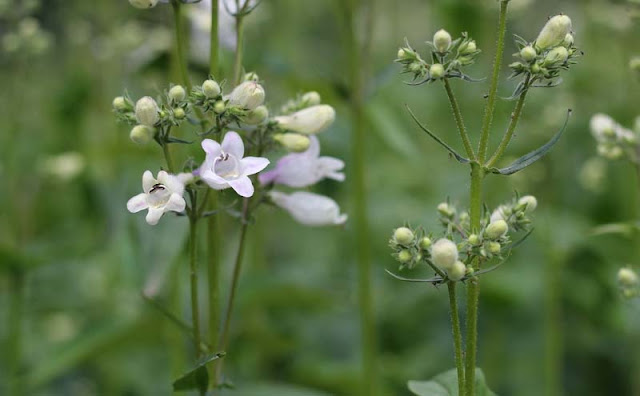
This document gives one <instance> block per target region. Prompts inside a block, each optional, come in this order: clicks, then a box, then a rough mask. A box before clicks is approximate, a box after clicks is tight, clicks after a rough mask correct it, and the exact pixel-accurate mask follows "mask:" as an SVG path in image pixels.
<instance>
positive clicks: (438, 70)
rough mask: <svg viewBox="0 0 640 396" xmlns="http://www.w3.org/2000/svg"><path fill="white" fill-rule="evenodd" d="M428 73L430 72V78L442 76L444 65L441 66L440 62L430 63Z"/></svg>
mask: <svg viewBox="0 0 640 396" xmlns="http://www.w3.org/2000/svg"><path fill="white" fill-rule="evenodd" d="M429 73H430V74H431V78H434V79H436V80H437V79H439V78H442V77H444V66H442V65H441V64H440V63H435V64H433V65H431V69H430V70H429Z"/></svg>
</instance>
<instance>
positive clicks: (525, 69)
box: [509, 15, 581, 84]
mask: <svg viewBox="0 0 640 396" xmlns="http://www.w3.org/2000/svg"><path fill="white" fill-rule="evenodd" d="M573 42H574V39H573V33H572V32H571V19H570V18H569V17H568V16H566V15H556V16H554V17H552V18H550V19H549V21H547V24H546V25H545V26H544V27H543V28H542V30H541V31H540V34H539V35H538V37H537V38H536V40H535V41H534V42H528V41H526V40H525V39H523V38H522V37H519V36H516V45H517V46H518V52H517V53H516V54H514V56H515V57H517V58H518V59H519V60H518V61H516V62H514V63H512V64H510V65H509V67H510V68H511V69H512V70H513V75H512V77H515V76H518V75H521V74H524V75H527V76H528V77H529V83H530V84H533V82H534V81H537V80H552V79H554V78H556V77H558V76H559V75H560V72H561V71H562V70H568V69H569V66H570V65H572V64H575V61H574V59H575V58H576V57H578V56H579V55H580V54H581V53H580V51H578V49H577V48H576V47H575V46H574V43H573Z"/></svg>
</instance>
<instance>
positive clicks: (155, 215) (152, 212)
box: [145, 208, 164, 225]
mask: <svg viewBox="0 0 640 396" xmlns="http://www.w3.org/2000/svg"><path fill="white" fill-rule="evenodd" d="M163 214H164V210H162V209H158V208H149V212H148V213H147V217H146V219H145V220H147V223H149V225H156V224H158V221H159V220H160V218H161V217H162V215H163Z"/></svg>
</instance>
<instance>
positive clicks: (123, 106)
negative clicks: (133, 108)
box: [112, 96, 128, 111]
mask: <svg viewBox="0 0 640 396" xmlns="http://www.w3.org/2000/svg"><path fill="white" fill-rule="evenodd" d="M112 105H113V108H114V109H115V110H117V111H125V110H127V107H128V106H127V101H126V100H125V98H123V97H122V96H117V97H116V98H115V99H113V103H112Z"/></svg>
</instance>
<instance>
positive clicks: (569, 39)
mask: <svg viewBox="0 0 640 396" xmlns="http://www.w3.org/2000/svg"><path fill="white" fill-rule="evenodd" d="M562 45H563V46H564V47H566V48H571V47H573V34H571V33H567V35H566V36H564V40H562Z"/></svg>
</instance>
